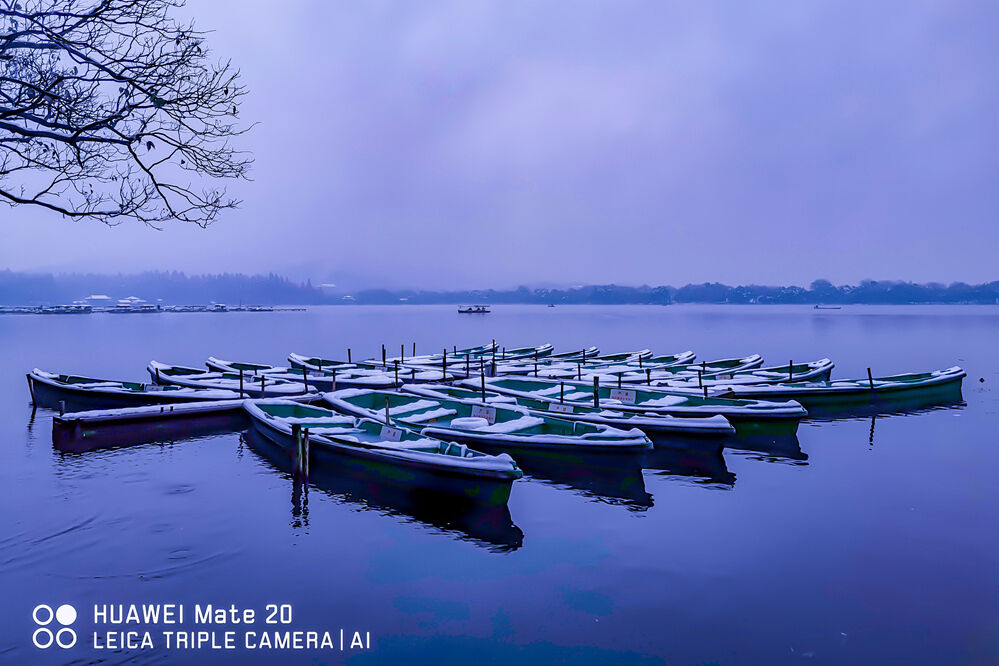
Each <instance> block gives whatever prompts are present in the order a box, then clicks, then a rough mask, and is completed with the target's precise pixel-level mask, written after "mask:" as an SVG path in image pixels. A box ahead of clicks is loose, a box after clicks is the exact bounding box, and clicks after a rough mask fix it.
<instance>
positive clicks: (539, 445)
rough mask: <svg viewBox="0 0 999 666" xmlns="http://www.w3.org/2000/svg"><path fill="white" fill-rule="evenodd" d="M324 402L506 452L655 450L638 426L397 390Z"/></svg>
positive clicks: (344, 394) (349, 392)
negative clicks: (627, 427) (621, 426)
mask: <svg viewBox="0 0 999 666" xmlns="http://www.w3.org/2000/svg"><path fill="white" fill-rule="evenodd" d="M323 398H324V399H325V400H326V402H328V403H329V404H330V405H332V406H333V408H334V409H336V410H337V411H341V412H344V413H346V414H352V415H355V416H359V417H362V418H372V419H382V420H384V419H385V418H386V416H387V417H388V419H390V420H391V421H392V422H395V423H398V424H400V425H402V426H403V427H407V428H413V429H420V432H422V433H423V434H425V435H430V436H433V437H439V438H441V439H446V440H450V441H458V442H465V443H468V444H474V445H475V446H478V447H480V448H486V449H493V450H496V449H502V450H507V451H517V450H524V451H538V450H552V451H560V450H581V451H588V452H593V453H615V452H616V453H633V452H636V451H643V450H645V449H648V448H649V447H651V446H652V444H651V442H650V441H649V438H648V437H646V436H645V434H644V433H643V432H642V431H641V430H638V429H637V428H633V429H631V430H619V429H617V428H612V427H610V426H607V425H597V424H590V423H582V422H579V421H565V420H563V419H555V418H550V417H546V416H538V415H535V414H530V413H529V412H528V411H527V410H526V409H523V408H519V407H517V408H514V407H509V406H503V405H500V404H491V405H488V406H486V405H472V404H468V403H464V402H458V401H456V400H440V399H431V398H427V397H424V396H418V395H413V394H408V393H399V392H395V391H366V390H362V389H345V390H343V391H336V392H334V393H325V394H323Z"/></svg>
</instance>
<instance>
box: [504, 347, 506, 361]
mask: <svg viewBox="0 0 999 666" xmlns="http://www.w3.org/2000/svg"><path fill="white" fill-rule="evenodd" d="M503 360H504V361H505V360H506V347H503Z"/></svg>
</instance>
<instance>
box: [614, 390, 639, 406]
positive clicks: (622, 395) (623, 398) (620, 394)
mask: <svg viewBox="0 0 999 666" xmlns="http://www.w3.org/2000/svg"><path fill="white" fill-rule="evenodd" d="M635 397H636V396H635V392H634V391H629V390H628V389H611V392H610V399H611V400H617V401H618V402H622V403H624V404H626V405H634V404H635Z"/></svg>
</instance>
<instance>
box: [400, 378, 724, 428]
mask: <svg viewBox="0 0 999 666" xmlns="http://www.w3.org/2000/svg"><path fill="white" fill-rule="evenodd" d="M468 384H474V382H469V383H468ZM402 390H403V391H405V392H407V393H414V394H416V395H422V396H426V397H428V398H433V399H435V400H458V401H459V402H465V403H469V404H479V405H482V404H486V405H500V406H510V407H520V408H523V409H526V410H527V411H528V412H530V413H531V414H536V415H538V416H545V417H550V418H557V419H563V420H566V421H583V422H586V423H597V424H600V425H608V426H612V427H614V428H620V429H622V430H630V429H631V428H638V429H639V430H641V431H642V432H644V433H645V434H646V435H648V436H649V437H656V436H663V435H671V436H678V435H679V436H686V437H691V436H693V437H727V436H729V435H734V434H735V428H733V427H732V425H731V424H730V423H729V422H728V420H726V418H725V417H724V416H706V417H701V418H696V417H677V416H669V415H663V414H653V415H646V414H640V413H635V412H623V411H618V410H614V409H598V408H596V407H592V406H589V405H579V404H572V403H566V402H559V401H558V400H557V399H556V400H539V399H536V398H528V397H524V396H512V395H503V394H502V393H496V392H495V391H486V392H485V401H484V402H483V399H482V398H483V392H482V391H481V390H476V389H474V388H471V386H468V385H467V384H466V386H445V385H441V384H407V385H404V386H403V387H402Z"/></svg>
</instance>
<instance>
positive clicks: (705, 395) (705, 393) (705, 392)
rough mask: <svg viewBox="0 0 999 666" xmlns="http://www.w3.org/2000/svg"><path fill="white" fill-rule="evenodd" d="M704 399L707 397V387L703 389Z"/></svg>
mask: <svg viewBox="0 0 999 666" xmlns="http://www.w3.org/2000/svg"><path fill="white" fill-rule="evenodd" d="M704 397H705V398H707V397H708V387H707V386H705V387H704Z"/></svg>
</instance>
